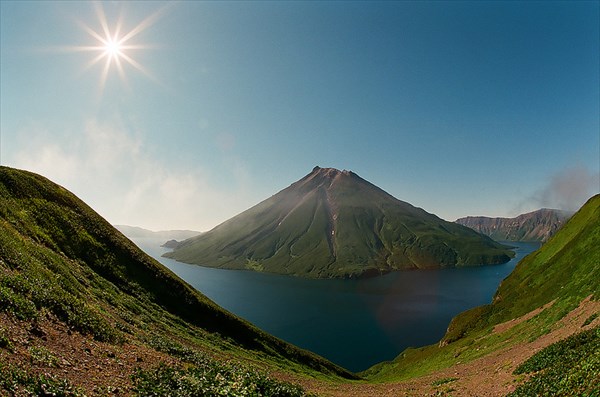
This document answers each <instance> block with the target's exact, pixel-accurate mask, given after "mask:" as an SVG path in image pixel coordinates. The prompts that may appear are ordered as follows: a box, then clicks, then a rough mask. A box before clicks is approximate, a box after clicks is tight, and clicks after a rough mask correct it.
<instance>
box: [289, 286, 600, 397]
mask: <svg viewBox="0 0 600 397" xmlns="http://www.w3.org/2000/svg"><path fill="white" fill-rule="evenodd" d="M552 303H553V302H550V303H548V304H547V305H545V306H544V307H541V308H538V309H536V310H534V311H532V312H531V313H528V314H526V315H525V316H523V317H521V318H519V319H515V320H513V322H511V323H510V324H507V323H505V324H500V325H499V326H498V328H495V329H494V332H505V331H506V330H508V329H510V328H512V327H513V326H515V325H516V324H517V323H518V322H522V321H525V320H526V319H528V318H532V317H533V316H535V315H536V314H538V313H540V312H541V311H542V310H544V309H545V308H546V307H549V306H551V305H552ZM599 312H600V301H593V300H591V298H590V297H588V298H586V299H584V300H583V301H582V302H581V303H580V305H579V306H578V307H577V308H576V309H574V310H573V311H571V312H570V313H569V314H567V315H566V316H565V317H563V318H562V319H561V320H560V321H558V322H557V323H556V324H555V325H554V326H553V327H552V329H551V330H550V332H549V333H548V334H546V335H543V336H541V337H539V338H538V339H536V340H535V341H533V342H530V343H527V342H523V343H519V344H517V345H513V346H510V347H507V348H505V349H501V350H499V351H495V352H493V353H491V354H489V355H487V356H485V357H482V358H479V359H476V360H474V361H471V362H468V363H465V364H457V365H454V366H452V367H450V368H446V369H443V370H440V371H436V372H434V373H432V374H430V375H426V376H423V377H419V378H415V379H411V380H409V381H404V382H399V383H382V384H368V383H359V382H356V383H348V384H337V385H333V384H327V383H323V382H319V381H306V380H302V379H289V380H290V381H294V382H297V383H300V384H302V385H303V386H304V387H305V388H306V389H307V390H310V391H312V392H315V393H318V394H319V395H321V396H331V397H349V396H364V397H385V396H453V397H486V396H489V397H495V396H504V395H506V394H507V393H510V392H511V391H513V390H514V389H515V388H516V386H517V383H516V379H517V378H516V376H514V375H513V374H512V373H513V371H514V370H515V368H516V367H517V366H518V365H520V364H521V363H522V362H524V361H525V360H527V359H528V358H529V357H531V356H532V355H533V354H535V353H536V352H538V351H540V350H541V349H543V348H545V347H546V346H549V345H551V344H553V343H555V342H558V341H560V340H562V339H565V338H567V337H568V336H570V335H573V334H576V333H578V332H581V331H583V330H586V329H589V328H592V327H595V326H596V325H598V324H600V316H599V317H598V318H596V319H595V320H594V321H593V322H591V323H590V324H588V325H586V326H585V327H583V323H584V322H585V321H586V319H588V318H589V317H590V316H591V315H592V314H594V313H599Z"/></svg>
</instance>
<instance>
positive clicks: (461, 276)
mask: <svg viewBox="0 0 600 397" xmlns="http://www.w3.org/2000/svg"><path fill="white" fill-rule="evenodd" d="M132 240H133V241H134V242H135V243H136V244H137V245H138V246H139V247H140V248H141V249H142V250H144V251H145V252H146V253H148V254H149V255H150V256H152V257H154V258H155V259H157V260H158V261H159V262H161V263H162V264H164V265H165V266H166V267H168V268H169V269H170V270H171V271H173V272H174V273H175V274H177V275H178V276H179V277H181V278H182V279H183V280H185V281H186V282H188V283H189V284H190V285H192V286H193V287H194V288H196V289H197V290H198V291H200V292H202V293H203V294H204V295H206V296H208V297H209V298H210V299H212V300H213V301H214V302H216V303H217V304H218V305H220V306H221V307H223V308H225V309H226V310H228V311H230V312H232V313H234V314H236V315H237V316H239V317H241V318H244V319H245V320H248V321H249V322H251V323H253V324H254V325H256V326H257V327H259V328H261V329H263V330H264V331H266V332H268V333H270V334H272V335H274V336H276V337H278V338H281V339H283V340H285V341H287V342H290V343H292V344H294V345H296V346H298V347H301V348H303V349H307V350H310V351H312V352H315V353H317V354H319V355H321V356H323V357H325V358H327V359H328V360H330V361H332V362H334V363H336V364H338V365H341V366H342V367H344V368H347V369H349V370H351V371H355V372H358V371H362V370H365V369H367V368H369V367H370V366H372V365H374V364H376V363H379V362H382V361H387V360H392V359H394V358H395V357H396V356H397V355H398V354H400V353H401V352H402V351H403V350H405V349H406V348H408V347H420V346H425V345H429V344H432V343H436V342H438V341H439V340H440V339H441V338H442V336H443V335H444V333H445V332H446V329H447V327H448V324H449V323H450V320H451V319H452V317H454V316H456V315H457V314H458V313H460V312H462V311H464V310H467V309H470V308H473V307H475V306H479V305H484V304H487V303H490V302H491V300H492V297H493V295H494V293H495V292H496V289H497V288H498V285H499V284H500V282H501V281H502V280H503V279H504V278H505V277H506V276H508V274H509V273H510V272H511V271H512V270H513V269H514V267H515V266H516V264H517V263H518V262H519V260H521V259H522V258H523V257H524V256H525V255H527V254H529V253H531V252H533V251H535V250H537V249H538V248H539V247H540V244H539V243H529V242H527V243H526V242H508V243H506V244H508V245H511V246H514V247H516V248H515V253H516V256H515V258H513V259H512V260H511V261H509V262H507V263H505V264H502V265H490V266H477V267H468V268H457V269H440V270H418V271H399V272H393V273H389V274H387V275H384V276H380V277H374V278H368V279H359V280H335V279H334V280H329V279H327V280H312V279H303V278H298V277H290V276H280V275H273V274H264V273H258V272H253V271H244V270H223V269H213V268H208V267H202V266H197V265H188V264H185V263H181V262H177V261H174V260H172V259H168V258H163V257H162V256H161V255H162V254H164V253H165V252H167V251H168V249H166V248H162V247H160V245H161V244H162V243H164V241H162V240H157V239H155V238H137V239H132Z"/></svg>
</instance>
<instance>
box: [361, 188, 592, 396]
mask: <svg viewBox="0 0 600 397" xmlns="http://www.w3.org/2000/svg"><path fill="white" fill-rule="evenodd" d="M599 241H600V195H597V196H594V197H592V198H591V199H590V200H589V201H588V202H587V203H586V204H585V205H584V206H583V207H582V208H581V209H580V210H579V211H578V212H577V213H576V214H575V215H573V217H572V218H571V219H570V220H569V221H568V222H567V223H566V224H565V225H564V226H563V227H562V228H561V229H560V231H559V232H558V233H557V234H556V235H555V236H554V237H552V238H551V239H550V240H549V241H548V242H546V243H545V244H544V245H543V246H542V248H540V249H539V250H538V251H536V252H534V253H532V254H530V255H528V256H527V257H525V258H524V259H523V260H521V262H520V263H519V264H518V265H517V267H516V268H515V270H514V271H513V272H512V273H511V274H510V275H509V276H508V277H507V278H506V279H505V280H504V281H503V282H502V284H501V285H500V287H499V288H498V291H497V292H496V294H495V296H494V299H493V302H492V304H490V305H485V306H480V307H476V308H473V309H471V310H468V311H466V312H464V313H461V314H459V315H458V316H456V317H455V318H454V319H453V320H452V322H451V323H450V326H449V327H448V331H447V333H446V335H445V336H444V338H443V339H442V340H441V341H440V343H439V344H438V345H435V346H426V347H422V348H419V349H408V350H406V351H405V352H403V353H402V354H400V355H399V356H398V357H397V358H396V359H395V360H394V361H392V362H389V363H381V364H378V365H376V366H374V367H372V368H370V369H369V370H367V371H365V372H364V373H362V375H363V376H365V377H368V378H369V379H372V380H377V381H380V382H381V381H390V380H394V381H396V380H401V379H408V378H411V377H414V376H419V375H423V374H426V373H429V372H431V371H434V370H437V369H441V368H447V367H450V366H452V365H454V364H456V363H457V362H461V363H464V362H468V361H471V360H474V359H476V358H479V357H483V356H485V355H487V354H491V353H493V352H495V351H497V350H498V349H500V348H504V347H507V346H510V345H513V344H517V343H528V342H531V341H534V340H536V339H537V338H539V337H540V336H542V335H544V334H547V333H548V332H550V330H551V329H552V327H554V326H555V325H556V323H557V322H558V321H559V320H560V319H562V318H563V317H564V316H565V315H566V314H567V313H569V312H570V311H571V310H573V309H574V308H575V307H577V306H578V305H579V304H580V302H581V301H582V300H584V299H585V298H587V297H589V296H591V297H592V299H598V297H599V296H600V284H599V283H598V280H600V251H598V249H597V247H598V242H599ZM544 305H547V306H546V308H545V309H544V310H541V311H540V312H539V313H538V314H537V315H534V316H532V317H531V318H528V319H527V320H525V321H521V322H519V323H518V324H515V325H514V326H513V327H512V328H509V329H507V330H506V331H504V332H494V327H495V326H496V325H498V324H501V323H504V322H506V321H509V320H513V319H516V318H519V317H520V316H523V315H525V314H527V313H530V312H532V311H533V310H535V309H539V308H542V307H544ZM595 316H597V314H596V315H592V316H590V318H588V319H586V320H585V322H584V323H583V324H585V323H587V324H589V323H591V321H593V318H595ZM561 354H562V353H561ZM594 355H595V356H596V358H595V359H593V358H590V357H588V358H589V359H590V360H592V361H591V362H588V361H584V362H583V364H585V366H586V368H587V366H590V365H591V366H594V365H597V364H596V363H597V362H596V361H593V360H596V359H597V352H596V353H594ZM594 355H592V356H594ZM583 364H582V365H583ZM582 382H585V381H583V380H582ZM534 395H535V394H534Z"/></svg>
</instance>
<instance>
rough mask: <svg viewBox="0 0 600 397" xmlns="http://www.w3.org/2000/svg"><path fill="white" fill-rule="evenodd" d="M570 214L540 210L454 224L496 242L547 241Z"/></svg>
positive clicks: (545, 209)
mask: <svg viewBox="0 0 600 397" xmlns="http://www.w3.org/2000/svg"><path fill="white" fill-rule="evenodd" d="M571 215H572V213H569V212H566V211H560V210H553V209H547V208H542V209H540V210H537V211H533V212H529V213H527V214H521V215H519V216H517V217H515V218H489V217H485V216H468V217H465V218H460V219H457V220H456V223H458V224H460V225H463V226H467V227H470V228H471V229H473V230H475V231H477V232H479V233H482V234H485V235H486V236H489V237H491V238H492V239H494V240H496V241H542V242H545V241H547V240H548V239H549V238H550V237H552V236H553V235H554V234H555V233H556V232H557V231H558V229H560V228H561V227H562V225H563V224H564V223H565V222H566V221H567V220H568V219H569V218H570V217H571Z"/></svg>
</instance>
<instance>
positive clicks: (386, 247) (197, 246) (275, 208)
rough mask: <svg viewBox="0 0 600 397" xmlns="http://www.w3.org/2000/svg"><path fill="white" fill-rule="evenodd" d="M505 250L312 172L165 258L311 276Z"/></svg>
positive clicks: (419, 265) (350, 181)
mask: <svg viewBox="0 0 600 397" xmlns="http://www.w3.org/2000/svg"><path fill="white" fill-rule="evenodd" d="M511 255H512V252H511V251H510V250H508V248H507V247H505V246H503V245H501V244H498V243H496V242H494V241H493V240H491V239H489V238H487V237H485V236H482V235H480V234H478V233H475V232H474V231H473V230H471V229H469V228H466V227H464V226H462V225H458V224H456V223H452V222H447V221H444V220H442V219H440V218H438V217H437V216H435V215H433V214H430V213H428V212H426V211H424V210H423V209H421V208H417V207H414V206H412V205H411V204H409V203H406V202H403V201H400V200H398V199H396V198H394V197H393V196H391V195H390V194H388V193H386V192H385V191H383V190H382V189H380V188H378V187H377V186H375V185H373V184H372V183H370V182H368V181H366V180H364V179H362V178H361V177H359V176H358V175H357V174H355V173H354V172H352V171H347V170H343V171H340V170H337V169H335V168H321V167H315V168H314V169H313V170H312V171H311V172H310V173H309V174H308V175H306V176H305V177H304V178H302V179H300V180H299V181H297V182H295V183H293V184H292V185H290V186H289V187H287V188H286V189H283V190H282V191H280V192H278V193H277V194H275V195H274V196H272V197H270V198H268V199H266V200H264V201H262V202H261V203H259V204H257V205H256V206H254V207H252V208H250V209H248V210H246V211H244V212H242V213H240V214H239V215H237V216H235V217H233V218H231V219H229V220H228V221H226V222H224V223H222V224H220V225H218V226H217V227H215V228H214V229H212V230H211V231H209V232H206V233H204V234H202V235H200V236H197V237H193V238H191V239H188V240H186V241H184V242H182V243H180V244H179V245H177V246H176V247H175V250H174V251H173V252H170V253H167V254H165V256H167V257H170V258H173V259H176V260H179V261H182V262H187V263H193V264H199V265H204V266H210V267H220V268H227V269H251V270H256V271H264V272H270V273H279V274H289V275H295V276H303V277H313V278H329V277H361V276H373V275H379V274H384V273H387V272H390V271H392V270H399V269H424V268H440V267H454V266H470V265H481V264H495V263H503V262H506V261H508V260H509V259H510V257H511Z"/></svg>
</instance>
